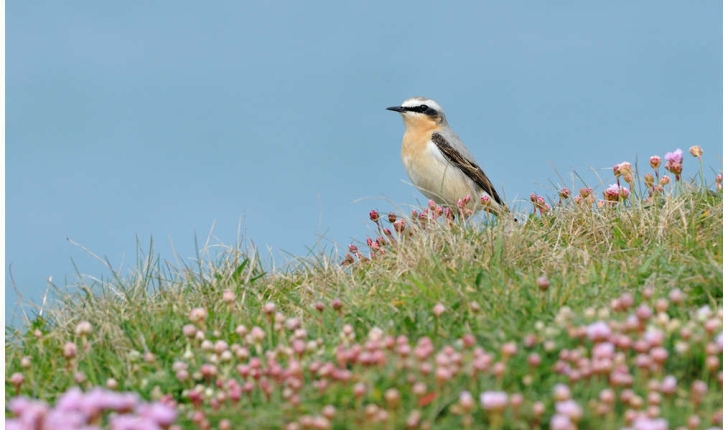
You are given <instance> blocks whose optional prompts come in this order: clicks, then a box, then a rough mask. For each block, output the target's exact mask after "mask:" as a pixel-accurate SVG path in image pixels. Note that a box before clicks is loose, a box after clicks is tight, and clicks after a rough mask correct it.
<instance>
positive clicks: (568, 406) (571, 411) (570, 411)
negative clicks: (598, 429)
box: [556, 399, 584, 421]
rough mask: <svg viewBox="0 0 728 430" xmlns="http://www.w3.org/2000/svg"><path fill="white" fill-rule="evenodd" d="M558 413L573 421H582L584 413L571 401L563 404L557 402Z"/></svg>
mask: <svg viewBox="0 0 728 430" xmlns="http://www.w3.org/2000/svg"><path fill="white" fill-rule="evenodd" d="M556 413H557V414H559V415H564V416H567V417H569V418H570V419H571V420H572V421H578V420H580V419H581V417H582V415H583V414H584V411H583V410H582V408H581V406H579V404H578V403H576V402H575V401H574V400H572V399H569V400H565V401H563V402H556Z"/></svg>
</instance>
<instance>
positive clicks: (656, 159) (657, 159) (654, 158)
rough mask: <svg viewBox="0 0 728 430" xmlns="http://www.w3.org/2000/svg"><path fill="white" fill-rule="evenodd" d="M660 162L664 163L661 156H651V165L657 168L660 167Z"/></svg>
mask: <svg viewBox="0 0 728 430" xmlns="http://www.w3.org/2000/svg"><path fill="white" fill-rule="evenodd" d="M660 164H662V159H661V158H660V157H659V156H657V155H653V156H652V157H650V167H652V168H653V169H655V170H657V169H658V168H659V167H660Z"/></svg>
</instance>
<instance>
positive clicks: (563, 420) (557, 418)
mask: <svg viewBox="0 0 728 430" xmlns="http://www.w3.org/2000/svg"><path fill="white" fill-rule="evenodd" d="M549 428H550V429H551V430H574V429H575V427H574V424H572V423H571V420H570V419H569V417H567V416H564V415H559V414H556V415H554V416H552V417H551V420H550V421H549Z"/></svg>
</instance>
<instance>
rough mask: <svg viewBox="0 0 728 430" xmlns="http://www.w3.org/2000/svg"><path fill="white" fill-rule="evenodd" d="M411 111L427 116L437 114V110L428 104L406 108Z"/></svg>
mask: <svg viewBox="0 0 728 430" xmlns="http://www.w3.org/2000/svg"><path fill="white" fill-rule="evenodd" d="M405 109H407V110H408V111H411V112H417V113H423V114H425V115H427V116H437V111H436V110H435V109H433V108H431V107H429V106H427V105H419V106H412V107H408V108H405Z"/></svg>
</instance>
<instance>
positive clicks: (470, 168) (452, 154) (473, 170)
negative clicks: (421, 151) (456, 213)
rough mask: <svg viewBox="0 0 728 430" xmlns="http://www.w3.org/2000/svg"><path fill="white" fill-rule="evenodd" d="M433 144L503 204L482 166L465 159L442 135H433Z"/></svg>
mask: <svg viewBox="0 0 728 430" xmlns="http://www.w3.org/2000/svg"><path fill="white" fill-rule="evenodd" d="M432 142H434V143H435V145H437V147H438V148H439V149H440V152H442V153H443V155H445V157H446V158H447V159H448V160H450V162H451V163H452V164H454V165H455V166H457V168H458V169H460V170H461V171H462V172H463V173H465V174H466V175H467V176H468V178H470V179H472V180H473V182H475V183H476V184H478V186H479V187H480V188H482V189H483V190H485V192H487V193H488V194H489V195H490V197H491V198H493V200H495V202H496V203H498V204H499V205H502V204H503V202H502V201H501V198H500V196H498V193H497V192H496V191H495V188H494V187H493V184H492V183H491V182H490V180H488V177H487V176H485V173H484V172H483V169H481V168H480V166H478V165H477V164H475V163H474V162H472V161H469V160H466V159H465V157H463V155H462V154H461V153H460V152H458V150H456V149H455V148H453V147H452V146H450V144H449V143H448V142H447V140H445V138H444V137H442V136H441V135H440V134H438V133H433V134H432ZM474 197H475V196H474ZM478 197H480V196H478Z"/></svg>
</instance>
